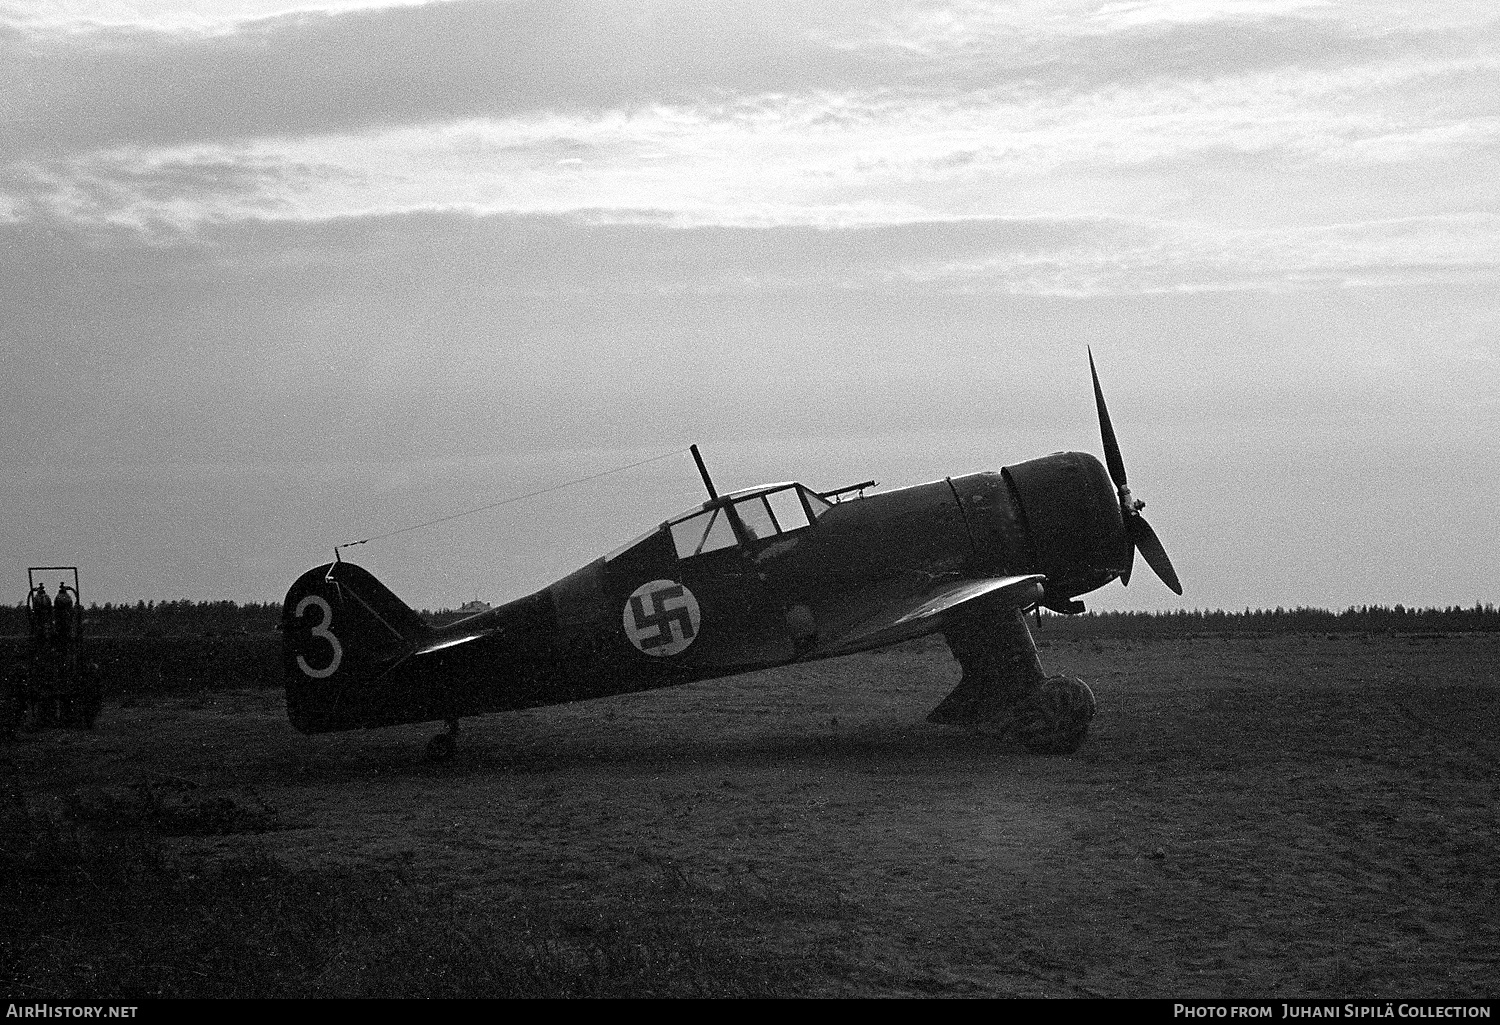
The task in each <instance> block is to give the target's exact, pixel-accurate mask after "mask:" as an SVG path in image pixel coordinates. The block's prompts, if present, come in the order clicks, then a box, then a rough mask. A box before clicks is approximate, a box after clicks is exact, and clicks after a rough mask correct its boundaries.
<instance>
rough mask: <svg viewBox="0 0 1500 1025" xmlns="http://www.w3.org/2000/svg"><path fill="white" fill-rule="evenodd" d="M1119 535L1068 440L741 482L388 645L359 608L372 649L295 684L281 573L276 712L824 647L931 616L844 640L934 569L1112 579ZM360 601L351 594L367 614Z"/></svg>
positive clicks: (408, 700) (296, 623) (1051, 600)
mask: <svg viewBox="0 0 1500 1025" xmlns="http://www.w3.org/2000/svg"><path fill="white" fill-rule="evenodd" d="M827 494H829V495H833V496H835V497H837V495H838V493H827ZM1127 544H1128V543H1126V542H1124V533H1123V528H1122V526H1121V516H1120V512H1119V507H1118V504H1117V503H1116V501H1115V499H1114V492H1113V488H1112V486H1111V485H1110V483H1109V480H1108V476H1107V474H1106V473H1105V471H1104V468H1103V467H1102V466H1101V465H1100V464H1099V462H1098V461H1097V460H1095V459H1094V458H1093V457H1092V456H1088V455H1084V454H1080V453H1056V454H1054V455H1052V456H1045V457H1042V458H1041V459H1037V460H1031V461H1030V462H1028V463H1022V464H1017V465H1016V466H1013V467H1008V468H1006V469H1005V470H1003V471H1001V472H999V473H994V472H985V473H973V474H968V475H965V476H960V477H951V478H946V479H944V480H940V481H933V482H930V483H927V484H918V485H915V486H911V487H905V488H900V489H895V490H891V491H885V492H880V493H876V494H871V495H868V496H863V497H846V498H844V500H842V501H829V500H828V499H827V498H825V497H824V496H823V495H820V494H818V493H816V492H813V491H811V490H810V489H808V488H806V487H804V486H802V485H800V484H795V483H787V484H778V485H767V486H764V487H759V488H750V489H745V490H742V491H738V492H735V493H733V494H730V495H725V496H722V497H718V498H715V499H714V500H711V501H709V502H705V503H704V504H703V505H701V506H698V507H695V508H693V509H689V510H687V511H686V512H684V513H683V514H681V515H679V516H677V517H673V518H672V519H669V520H667V521H665V522H663V523H661V524H659V525H658V526H657V527H656V528H654V529H652V530H651V531H649V532H647V533H646V534H644V535H643V536H641V537H640V538H638V539H637V540H635V541H633V542H631V543H630V544H627V545H625V546H623V547H622V548H620V549H618V550H617V551H615V552H613V553H611V554H610V555H607V556H605V557H603V558H600V559H596V560H594V561H593V562H591V563H589V564H588V565H586V566H583V567H581V568H580V569H578V570H577V571H575V572H573V573H570V574H569V575H567V576H566V577H564V578H562V579H561V580H558V581H557V582H555V583H553V584H550V585H548V586H547V587H544V588H542V589H541V590H539V591H536V592H534V593H532V594H530V595H527V596H526V597H523V598H520V599H517V600H515V601H512V602H509V603H507V604H505V605H502V606H500V607H498V608H495V609H491V610H488V611H486V612H483V613H480V614H479V615H477V616H473V617H470V618H468V619H465V620H461V621H459V622H457V623H453V624H451V625H448V626H446V627H442V628H438V629H432V630H427V629H426V628H423V630H424V631H425V634H424V636H422V637H420V638H413V639H411V641H410V643H409V644H408V645H407V646H406V647H405V648H403V647H402V645H401V644H400V643H398V641H399V640H400V638H401V635H403V634H409V633H410V632H411V631H410V629H408V628H407V627H404V626H401V625H395V626H393V625H392V624H391V622H389V621H390V620H393V619H395V618H397V616H396V614H387V615H385V616H383V617H377V618H379V619H380V622H381V625H382V627H383V628H384V629H383V630H377V631H375V633H376V635H377V636H376V639H377V640H379V641H380V642H381V643H382V644H384V645H385V647H384V649H382V651H383V653H381V654H378V655H377V656H374V657H372V658H371V659H370V660H369V662H368V664H367V666H366V667H365V668H364V669H362V670H361V675H362V676H364V679H361V680H355V679H352V678H351V679H348V680H339V679H336V678H334V677H336V676H337V675H338V674H332V676H331V677H330V678H329V679H328V680H326V681H320V680H305V679H299V678H298V670H297V667H296V666H295V665H294V664H293V661H292V656H291V653H292V652H293V651H294V649H295V648H296V645H297V644H301V643H303V642H302V641H299V640H297V638H298V637H302V638H304V639H305V638H306V637H307V636H308V634H307V632H306V630H305V629H303V626H302V624H303V621H302V620H301V619H300V618H292V615H293V612H294V609H293V608H292V605H293V601H292V597H293V594H297V593H299V592H298V591H297V587H296V586H295V585H294V589H293V592H292V594H289V596H288V608H287V614H288V617H289V619H288V620H287V622H288V623H289V624H290V625H289V626H288V629H289V630H290V631H293V632H292V633H289V634H288V645H289V647H288V652H289V655H288V662H287V665H288V670H287V671H288V674H289V675H288V681H289V682H288V696H289V711H290V712H291V714H292V718H293V722H294V723H295V724H297V725H298V727H299V728H302V729H304V730H306V731H308V732H319V731H322V730H328V729H347V728H351V727H356V726H377V725H388V724H392V723H396V722H418V721H427V720H432V719H445V718H447V719H451V718H457V717H460V716H466V715H474V714H480V713H483V712H493V711H501V710H505V709H514V708H524V707H531V706H536V705H546V704H555V703H560V702H566V701H576V700H582V699H586V698H594V697H602V696H605V695H609V694H619V693H626V692H630V691H639V690H647V689H652V688H656V687H664V686H672V685H675V684H681V683H688V682H691V681H694V680H701V679H707V678H711V677H717V676H724V675H729V674H733V673H738V672H744V671H747V670H752V669H760V668H766V667H770V666H776V665H783V664H786V663H789V662H795V661H801V660H810V659H819V658H828V657H832V656H836V655H843V654H848V653H850V652H853V651H858V650H862V649H863V648H866V647H875V646H882V645H885V644H889V643H894V642H895V641H896V640H903V639H906V638H907V637H909V636H917V635H920V634H922V633H926V632H931V631H932V630H934V629H939V628H940V626H938V625H937V624H936V623H934V622H928V621H919V622H914V623H913V625H912V626H911V628H910V629H909V630H906V631H904V632H903V631H897V632H894V633H893V632H891V631H884V632H882V633H880V634H879V635H877V636H875V637H874V638H873V639H869V640H868V641H865V642H863V643H862V642H860V641H857V640H856V641H850V640H849V638H850V637H851V636H854V637H858V636H859V631H858V629H857V628H858V627H859V626H860V624H861V623H864V622H867V621H870V620H871V619H872V617H876V616H878V615H880V613H881V612H882V610H884V609H888V608H890V607H893V606H899V604H900V603H901V602H909V601H911V600H912V599H913V597H914V596H920V595H921V594H923V593H924V592H928V591H930V590H931V589H932V588H933V587H935V586H937V585H940V584H943V583H945V582H949V581H952V582H961V581H963V580H965V579H969V578H984V577H993V576H997V575H1003V574H1045V576H1046V578H1047V583H1046V593H1045V597H1044V599H1043V602H1044V603H1045V604H1049V605H1052V606H1054V607H1061V606H1059V605H1058V603H1065V602H1067V601H1068V600H1069V599H1071V598H1073V597H1074V596H1075V595H1077V594H1081V593H1084V592H1085V591H1087V590H1092V589H1093V588H1095V587H1098V586H1101V585H1102V584H1104V583H1106V582H1108V581H1109V580H1111V579H1113V578H1114V577H1116V576H1118V575H1119V573H1120V572H1122V571H1123V570H1124V569H1125V568H1126V567H1127V566H1128V561H1126V560H1128V557H1129V549H1128V547H1127ZM344 566H345V567H346V568H347V567H348V564H344ZM335 568H336V567H335ZM312 572H313V571H310V573H309V575H308V576H309V577H310V576H311V574H312ZM360 572H361V573H363V571H360ZM329 576H330V577H333V576H334V570H333V569H330V573H329ZM366 576H367V575H366ZM369 580H370V581H371V587H379V586H380V585H378V583H375V582H374V581H373V578H369ZM299 583H300V582H299ZM350 586H351V588H353V590H355V591H357V590H358V585H353V584H351V585H350ZM380 589H381V590H382V591H383V590H384V589H383V588H380ZM341 593H342V592H341ZM385 593H386V594H387V595H388V594H389V592H385ZM392 600H393V601H394V598H393V596H392ZM372 602H374V599H370V600H367V601H362V602H361V604H363V605H364V607H365V608H366V609H370V610H372V611H373V610H374V605H372ZM299 604H300V605H302V606H304V612H305V611H306V609H305V606H306V601H305V600H304V601H301V602H300V603H299ZM398 604H399V603H398ZM330 609H331V606H330ZM407 611H409V610H407ZM301 615H302V613H297V616H298V617H300V616H301ZM333 615H334V613H333V612H332V611H330V612H329V616H330V617H332V616H333ZM339 615H340V616H341V617H342V616H343V614H342V613H339ZM310 622H312V623H313V625H314V626H316V620H315V619H314V620H311V621H310ZM337 629H339V628H338V627H332V626H330V627H327V629H326V631H325V632H328V631H335V630H337ZM298 630H302V633H300V634H298V633H296V631H298ZM341 643H343V642H341ZM314 647H316V645H314ZM296 650H301V649H296ZM307 664H308V663H306V662H305V661H304V662H303V665H304V666H305V665H307ZM302 675H303V676H306V675H307V674H306V673H305V672H303V673H302ZM319 683H323V684H324V686H323V689H321V690H320V689H318V687H317V686H316V685H317V684H319ZM294 684H295V685H296V691H297V692H296V693H295V694H294ZM309 684H311V686H310V685H309Z"/></svg>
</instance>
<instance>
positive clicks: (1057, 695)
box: [1016, 673, 1099, 755]
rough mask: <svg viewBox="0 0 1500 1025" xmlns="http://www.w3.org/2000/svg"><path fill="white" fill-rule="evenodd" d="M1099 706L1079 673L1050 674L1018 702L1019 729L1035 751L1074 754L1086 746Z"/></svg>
mask: <svg viewBox="0 0 1500 1025" xmlns="http://www.w3.org/2000/svg"><path fill="white" fill-rule="evenodd" d="M1098 707H1099V706H1098V703H1097V702H1096V701H1095V700H1094V692H1093V691H1091V690H1089V685H1088V684H1086V683H1084V682H1083V681H1082V680H1081V679H1079V678H1078V677H1076V676H1074V675H1073V674H1071V673H1064V674H1062V675H1060V676H1049V677H1047V679H1045V680H1043V681H1042V685H1041V686H1040V687H1038V688H1037V689H1036V691H1035V692H1034V693H1032V694H1031V695H1029V696H1028V697H1026V698H1025V699H1023V700H1022V701H1021V703H1020V704H1019V705H1017V706H1016V733H1017V734H1018V735H1019V736H1020V738H1021V743H1022V744H1025V745H1026V750H1028V751H1030V752H1031V753H1032V754H1039V755H1070V754H1072V753H1073V752H1074V751H1077V750H1078V749H1079V748H1080V747H1082V746H1083V742H1084V740H1085V739H1086V738H1087V737H1088V735H1089V723H1091V722H1093V720H1094V713H1095V712H1096V711H1097V710H1098Z"/></svg>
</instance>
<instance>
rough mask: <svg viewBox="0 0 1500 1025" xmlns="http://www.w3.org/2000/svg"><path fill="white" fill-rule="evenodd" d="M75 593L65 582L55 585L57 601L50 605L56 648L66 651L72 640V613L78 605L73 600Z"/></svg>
mask: <svg viewBox="0 0 1500 1025" xmlns="http://www.w3.org/2000/svg"><path fill="white" fill-rule="evenodd" d="M75 594H76V592H75V591H74V590H73V589H72V588H71V587H69V586H68V582H67V581H66V580H61V581H59V582H58V584H57V600H56V601H54V602H53V603H52V613H53V622H54V623H55V624H56V630H57V637H56V639H57V646H58V647H59V648H64V649H66V648H67V646H68V644H69V643H70V642H71V641H72V640H73V625H74V616H73V614H74V611H75V610H76V609H77V608H78V603H77V602H75V601H74V600H73V597H74V595H75Z"/></svg>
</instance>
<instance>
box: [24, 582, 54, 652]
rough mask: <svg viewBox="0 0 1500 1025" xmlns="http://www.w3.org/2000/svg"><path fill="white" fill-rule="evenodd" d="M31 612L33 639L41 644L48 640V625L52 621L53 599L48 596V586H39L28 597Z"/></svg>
mask: <svg viewBox="0 0 1500 1025" xmlns="http://www.w3.org/2000/svg"><path fill="white" fill-rule="evenodd" d="M26 602H27V605H28V606H29V607H30V610H31V639H32V641H34V642H36V643H38V644H40V643H41V642H42V641H45V640H46V639H47V624H48V622H49V621H50V620H51V619H52V599H51V598H49V597H48V596H47V585H46V584H37V585H36V588H35V589H34V590H33V591H32V592H31V594H29V595H27V596H26Z"/></svg>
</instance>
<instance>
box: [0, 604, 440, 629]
mask: <svg viewBox="0 0 1500 1025" xmlns="http://www.w3.org/2000/svg"><path fill="white" fill-rule="evenodd" d="M422 615H423V616H425V617H427V618H428V619H429V620H431V621H433V622H438V623H442V622H448V621H451V620H454V619H458V618H460V615H459V613H457V612H450V611H449V610H447V609H444V610H442V611H440V612H436V613H433V612H429V611H427V610H426V609H423V610H422ZM280 622H281V603H280V602H249V603H247V604H244V605H241V604H239V603H238V602H232V601H196V602H195V601H187V600H182V601H159V602H148V601H138V602H136V603H135V604H134V605H131V604H129V603H123V604H120V605H116V604H114V603H113V602H105V603H104V604H103V605H97V604H95V605H88V606H86V607H85V608H84V611H83V631H84V634H85V635H86V636H94V637H128V636H155V635H169V634H173V635H176V634H205V635H217V634H236V633H252V634H253V633H269V632H271V631H273V630H275V629H276V624H278V623H280ZM29 629H30V627H29V625H28V622H27V612H26V606H25V605H24V604H18V605H13V606H0V637H5V636H10V637H21V636H24V635H25V634H26V633H28V632H29Z"/></svg>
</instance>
